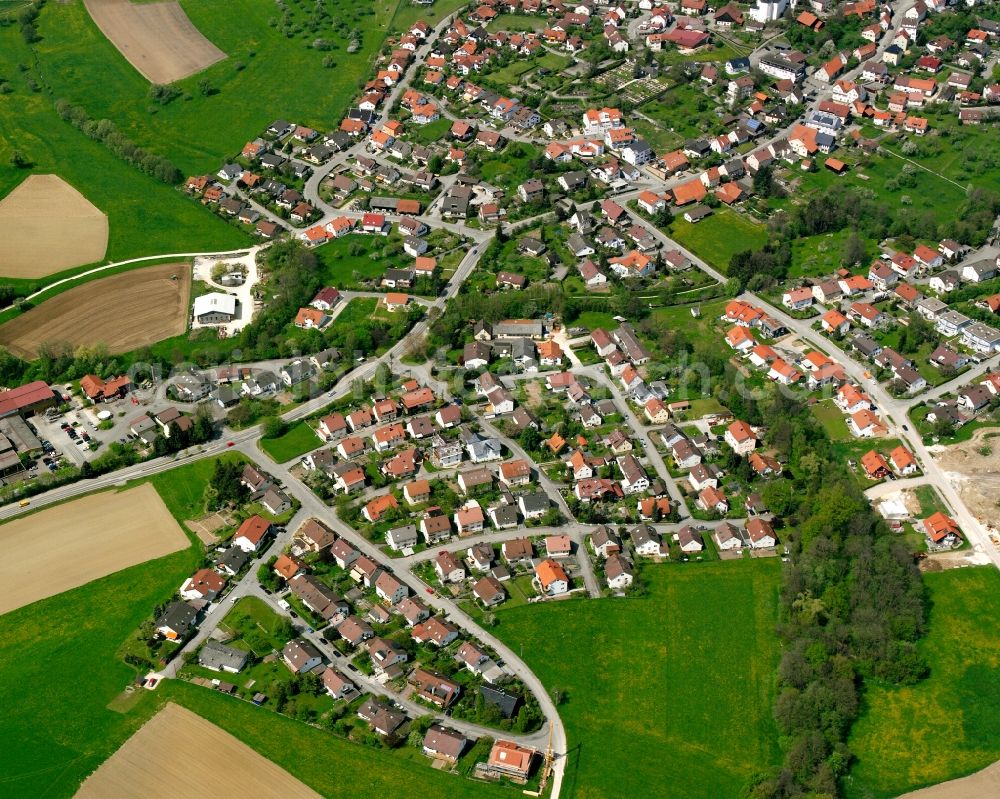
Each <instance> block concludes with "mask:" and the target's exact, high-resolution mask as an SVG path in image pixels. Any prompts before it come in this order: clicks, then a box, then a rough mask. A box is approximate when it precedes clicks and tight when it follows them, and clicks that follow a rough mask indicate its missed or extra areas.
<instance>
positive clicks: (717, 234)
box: [670, 208, 767, 274]
mask: <svg viewBox="0 0 1000 799" xmlns="http://www.w3.org/2000/svg"><path fill="white" fill-rule="evenodd" d="M670 238H672V239H673V240H674V241H676V242H677V243H678V244H680V245H682V246H684V247H686V248H687V249H689V250H690V251H691V252H693V253H694V254H695V255H697V256H698V257H699V258H701V259H702V260H703V261H706V262H707V263H708V264H709V265H710V266H713V267H715V268H716V269H717V270H719V271H720V272H722V273H723V274H725V272H726V269H728V268H729V261H730V259H731V258H732V257H733V256H734V255H735V254H736V253H738V252H742V251H743V250H757V249H760V248H761V247H763V246H764V245H765V244H766V243H767V229H766V228H765V227H764V226H763V225H758V224H756V223H755V222H751V221H750V220H749V219H747V218H746V217H745V216H743V215H742V214H738V213H736V212H735V211H732V210H730V209H728V208H717V209H715V213H713V214H712V215H711V216H709V217H707V218H705V219H702V220H701V221H700V222H697V223H696V224H691V223H690V222H686V221H685V220H684V217H683V215H680V216H678V217H676V218H675V220H674V225H673V227H672V228H671V229H670Z"/></svg>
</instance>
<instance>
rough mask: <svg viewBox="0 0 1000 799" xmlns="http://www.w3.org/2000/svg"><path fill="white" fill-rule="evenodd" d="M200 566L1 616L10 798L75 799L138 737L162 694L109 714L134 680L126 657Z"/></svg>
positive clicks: (177, 559)
mask: <svg viewBox="0 0 1000 799" xmlns="http://www.w3.org/2000/svg"><path fill="white" fill-rule="evenodd" d="M199 561H200V555H199V554H198V553H196V552H195V550H194V549H193V548H188V549H185V550H183V551H181V552H176V553H174V554H173V555H168V556H167V557H165V558H160V559H158V560H154V561H150V562H148V563H144V564H141V565H139V566H133V567H131V568H128V569H124V570H122V571H119V572H116V573H115V574H113V575H110V576H108V577H103V578H101V579H99V580H95V581H93V582H90V583H87V584H86V585H85V586H81V587H79V588H75V589H73V590H71V591H66V592H64V593H62V594H59V595H57V596H53V597H49V598H48V599H44V600H41V601H39V602H36V603H34V604H32V605H29V606H26V607H22V608H20V609H18V610H15V611H12V612H11V613H7V614H5V615H3V616H0V661H2V662H3V664H4V665H3V669H0V701H2V702H3V706H4V712H3V714H2V716H0V737H2V738H3V740H5V741H17V742H18V744H17V746H6V747H3V750H2V751H0V768H2V769H3V774H4V787H3V793H4V794H5V795H7V796H15V797H27V796H41V795H45V796H47V797H52V798H53V799H57V798H59V797H63V798H68V797H72V796H73V795H74V793H75V792H76V789H77V787H78V786H79V785H80V783H81V782H82V780H83V779H84V778H85V777H86V776H87V775H88V774H90V773H91V772H92V771H93V770H94V769H96V768H97V767H98V766H99V765H100V764H101V763H102V762H103V761H104V760H105V758H107V757H109V756H110V755H111V754H112V753H113V752H114V751H115V750H116V749H117V748H118V747H119V746H120V745H121V744H122V743H123V742H124V741H125V739H126V738H128V737H129V735H131V734H132V733H133V732H135V730H136V729H138V728H139V726H140V725H141V724H142V722H143V721H144V720H145V715H143V713H144V712H147V711H148V709H149V708H150V703H152V702H155V698H154V695H153V694H151V693H149V692H147V691H142V692H140V693H141V694H143V696H139V697H138V705H136V706H135V707H133V708H132V709H131V711H130V713H128V714H122V713H118V712H113V711H112V710H109V709H108V707H107V706H108V703H109V702H112V701H113V700H114V699H115V698H116V697H119V696H121V693H122V691H123V689H124V688H125V687H126V686H127V685H129V684H130V683H131V682H132V681H133V680H134V679H135V670H134V669H133V668H131V667H129V666H127V665H126V664H125V663H124V662H123V661H122V660H121V659H120V657H119V656H118V654H117V653H118V650H119V648H120V647H121V645H122V643H123V642H124V641H125V639H126V638H127V637H128V636H130V635H131V634H132V632H133V631H134V630H136V629H137V628H138V627H139V624H140V623H141V622H142V621H143V620H144V619H146V618H148V617H149V614H150V611H151V610H152V608H153V607H155V605H156V604H157V603H158V602H162V601H164V600H165V599H167V598H168V597H169V596H170V595H171V593H172V592H174V591H175V590H177V586H179V585H180V584H181V582H182V581H183V580H184V578H185V577H187V576H189V575H190V574H191V572H192V571H193V570H194V569H195V567H196V566H197V564H198V562H199Z"/></svg>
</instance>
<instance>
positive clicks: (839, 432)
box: [812, 400, 854, 441]
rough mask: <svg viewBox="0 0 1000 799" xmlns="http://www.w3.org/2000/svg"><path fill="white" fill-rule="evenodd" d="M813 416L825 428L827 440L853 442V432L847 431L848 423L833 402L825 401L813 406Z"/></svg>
mask: <svg viewBox="0 0 1000 799" xmlns="http://www.w3.org/2000/svg"><path fill="white" fill-rule="evenodd" d="M812 414H813V416H815V417H816V421H818V422H819V423H820V425H821V426H822V427H823V431H824V432H825V433H826V435H827V438H829V439H830V440H831V441H853V440H854V437H853V436H852V435H851V431H850V430H848V429H847V421H846V417H845V416H844V414H843V413H842V412H841V410H840V408H838V407H837V406H836V405H834V404H833V400H823V401H822V402H817V403H816V404H815V405H813V406H812Z"/></svg>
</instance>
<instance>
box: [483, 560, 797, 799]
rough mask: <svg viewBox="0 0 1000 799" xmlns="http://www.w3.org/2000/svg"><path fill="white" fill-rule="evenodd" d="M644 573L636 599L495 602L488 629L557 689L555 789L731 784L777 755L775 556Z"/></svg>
mask: <svg viewBox="0 0 1000 799" xmlns="http://www.w3.org/2000/svg"><path fill="white" fill-rule="evenodd" d="M642 579H643V580H644V581H646V582H647V583H648V586H649V589H648V594H647V596H644V597H641V598H639V597H636V598H629V599H623V600H613V599H602V600H571V601H564V602H556V603H551V604H541V605H531V606H527V607H520V608H513V609H510V610H504V609H503V608H501V609H499V610H498V611H497V614H496V615H497V618H498V619H499V621H500V626H499V627H498V629H497V632H498V634H499V635H500V637H501V638H503V639H504V640H505V641H506V643H508V644H509V645H511V646H512V647H513V648H514V650H515V651H521V649H520V648H521V646H522V644H523V652H524V658H525V660H526V661H527V663H528V665H529V666H531V667H532V668H533V669H534V671H535V673H536V674H537V675H538V676H539V677H540V678H541V680H542V682H543V683H544V684H545V686H546V687H547V688H548V689H549V690H550V691H558V692H559V697H560V707H559V713H560V715H561V717H562V719H563V721H564V723H565V724H566V731H567V735H568V737H569V748H570V755H569V762H568V764H567V771H566V782H565V783H564V785H563V794H562V795H563V797H566V799H571V798H572V797H587V799H591V797H602V798H604V799H610V797H632V796H642V795H647V794H649V792H650V790H651V788H652V789H653V793H662V792H663V791H664V790H666V789H665V786H670V789H669V794H670V796H672V797H675V798H676V799H688V798H691V799H694V798H695V797H705V798H706V799H709V798H711V799H715V797H720V796H737V795H739V793H740V789H741V787H742V786H743V785H744V784H745V783H746V782H747V780H748V778H749V777H750V776H751V775H752V774H754V773H755V772H757V771H761V770H766V769H767V768H769V767H770V766H772V765H774V764H776V763H777V762H778V760H779V750H778V740H777V731H776V729H775V726H774V722H773V721H772V718H771V703H772V699H773V680H774V672H775V668H776V664H777V659H778V642H777V639H776V638H775V635H774V625H775V623H776V621H777V599H778V583H779V580H780V563H779V562H778V561H777V560H766V561H765V560H757V561H744V562H735V563H710V564H709V563H701V564H697V565H695V564H691V565H688V566H681V565H676V566H673V565H672V566H648V567H646V568H644V569H643V570H642ZM654 786H655V787H654Z"/></svg>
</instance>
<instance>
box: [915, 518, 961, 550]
mask: <svg viewBox="0 0 1000 799" xmlns="http://www.w3.org/2000/svg"><path fill="white" fill-rule="evenodd" d="M924 530H926V531H927V535H928V537H929V538H930V539H931V541H933V542H934V543H935V544H938V543H940V542H941V541H943V540H944V539H946V538H947V537H948V536H950V535H952V536H955V537H956V538H961V537H962V531H961V530H959V528H958V522H956V521H955V520H954V519H952V518H951V517H950V516H945V515H944V514H943V513H942V512H941V511H937V512H936V513H934V514H932V515H930V516H928V517H927V518H926V519H924Z"/></svg>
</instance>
